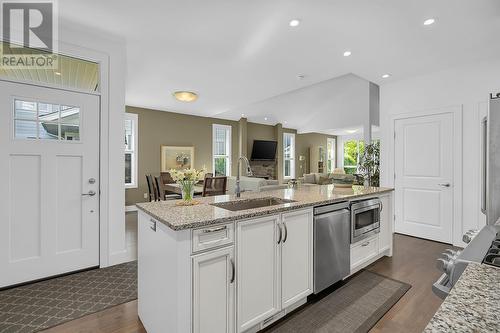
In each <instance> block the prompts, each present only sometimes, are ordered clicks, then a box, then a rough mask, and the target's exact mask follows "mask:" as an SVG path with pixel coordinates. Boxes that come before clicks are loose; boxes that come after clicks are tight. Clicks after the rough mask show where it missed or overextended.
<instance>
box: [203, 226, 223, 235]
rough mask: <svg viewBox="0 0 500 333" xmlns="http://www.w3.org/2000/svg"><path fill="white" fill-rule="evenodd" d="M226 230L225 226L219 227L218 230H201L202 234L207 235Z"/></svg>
mask: <svg viewBox="0 0 500 333" xmlns="http://www.w3.org/2000/svg"><path fill="white" fill-rule="evenodd" d="M226 229H227V226H223V227H219V228H211V229H203V233H204V234H209V233H211V232H217V231H222V230H226Z"/></svg>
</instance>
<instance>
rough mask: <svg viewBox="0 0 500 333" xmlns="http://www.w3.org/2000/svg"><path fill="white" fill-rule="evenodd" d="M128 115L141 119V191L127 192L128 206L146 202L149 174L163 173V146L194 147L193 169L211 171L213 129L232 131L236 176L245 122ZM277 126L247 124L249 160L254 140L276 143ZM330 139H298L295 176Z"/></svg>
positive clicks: (154, 113) (143, 113)
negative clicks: (315, 149)
mask: <svg viewBox="0 0 500 333" xmlns="http://www.w3.org/2000/svg"><path fill="white" fill-rule="evenodd" d="M126 112H129V113H135V114H137V115H138V118H139V128H138V136H139V138H138V141H139V142H138V144H139V146H138V150H139V155H138V171H137V177H138V188H131V189H126V191H125V202H126V205H133V204H134V203H137V202H144V201H146V200H147V199H144V193H147V192H148V188H147V184H146V177H145V175H146V174H153V175H159V173H160V146H161V145H169V146H193V147H194V167H195V168H197V169H201V168H202V167H204V166H205V167H206V169H207V171H209V172H211V171H212V125H213V124H221V125H230V126H231V127H232V133H231V134H232V141H231V145H232V154H231V159H232V160H231V164H232V165H231V172H232V175H236V168H237V159H238V157H239V155H240V152H239V151H240V148H239V145H240V143H239V131H240V126H242V125H243V124H244V123H245V122H243V123H241V122H237V121H230V120H223V119H217V118H206V117H199V116H192V115H185V114H179V113H172V112H165V111H157V110H151V109H144V108H138V107H131V106H127V107H126ZM276 128H277V127H276V126H271V125H263V124H257V123H251V122H246V137H247V142H246V148H247V156H248V158H250V155H251V153H252V145H253V141H254V140H275V141H276V140H277V138H276V135H277V134H276V133H277V131H276ZM282 132H289V133H296V132H297V131H296V130H294V129H287V128H283V130H282ZM327 137H328V135H325V134H318V133H310V134H298V135H296V163H297V164H296V167H295V170H296V175H297V177H300V176H302V174H303V170H301V169H300V161H299V156H300V155H305V156H306V159H307V161H305V163H303V165H304V166H307V167H308V166H309V155H308V153H307V149H308V148H309V147H317V146H319V145H323V146H324V147H325V148H326V138H327ZM277 155H278V156H277V158H278V161H280V160H281V159H282V157H283V156H282V155H283V152H282V151H281V149H279V150H278V152H277Z"/></svg>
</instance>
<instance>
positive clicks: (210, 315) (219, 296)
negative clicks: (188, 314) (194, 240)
mask: <svg viewBox="0 0 500 333" xmlns="http://www.w3.org/2000/svg"><path fill="white" fill-rule="evenodd" d="M233 258H234V248H233V247H232V246H231V247H228V248H223V249H220V250H216V251H211V252H208V253H205V254H201V255H198V256H195V257H193V332H194V333H202V332H206V333H212V332H221V333H230V332H234V317H235V316H234V289H235V288H234V280H235V274H236V272H235V266H234V259H233Z"/></svg>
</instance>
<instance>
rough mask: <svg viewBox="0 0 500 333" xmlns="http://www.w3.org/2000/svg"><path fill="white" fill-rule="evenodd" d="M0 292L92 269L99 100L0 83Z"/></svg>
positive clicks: (96, 238)
mask: <svg viewBox="0 0 500 333" xmlns="http://www.w3.org/2000/svg"><path fill="white" fill-rule="evenodd" d="M0 137H1V144H0V177H1V180H2V181H1V183H2V185H3V190H2V191H0V271H1V272H2V274H0V287H5V286H9V285H13V284H17V283H22V282H26V281H31V280H36V279H40V278H45V277H49V276H53V275H57V274H62V273H66V272H71V271H75V270H79V269H83V268H88V267H92V266H98V265H99V97H98V96H94V95H89V94H82V93H75V92H68V91H63V90H58V89H50V88H43V87H38V86H32V85H26V84H19V83H10V82H4V81H0Z"/></svg>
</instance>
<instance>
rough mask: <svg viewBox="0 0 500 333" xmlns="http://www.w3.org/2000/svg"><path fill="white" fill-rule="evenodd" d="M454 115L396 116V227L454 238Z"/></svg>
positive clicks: (432, 236) (427, 235)
mask: <svg viewBox="0 0 500 333" xmlns="http://www.w3.org/2000/svg"><path fill="white" fill-rule="evenodd" d="M453 118H454V117H453V114H452V113H442V114H435V115H426V116H420V117H412V118H406V119H398V120H396V121H395V182H394V183H395V188H396V193H395V195H396V198H395V201H396V202H395V204H396V206H395V212H396V223H395V231H396V232H399V233H402V234H407V235H411V236H416V237H421V238H426V239H431V240H436V241H440V242H445V243H452V240H453V237H452V235H453V232H452V227H453V185H454V180H453V160H454V157H453V152H454V144H459V143H458V142H454V139H453Z"/></svg>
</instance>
